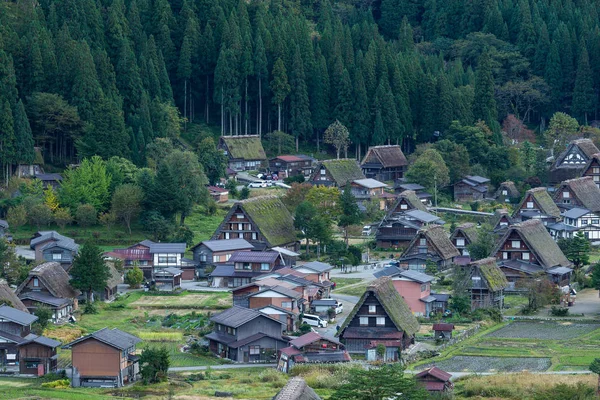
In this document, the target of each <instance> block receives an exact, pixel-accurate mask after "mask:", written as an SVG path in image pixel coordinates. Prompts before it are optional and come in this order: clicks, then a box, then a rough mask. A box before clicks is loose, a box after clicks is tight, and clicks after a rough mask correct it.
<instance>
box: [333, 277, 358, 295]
mask: <svg viewBox="0 0 600 400" xmlns="http://www.w3.org/2000/svg"><path fill="white" fill-rule="evenodd" d="M332 281H334V282H335V292H336V293H337V292H338V291H339V290H340V289H342V288H344V287H346V286H348V285H354V284H356V283H359V282H361V281H362V279H360V278H338V277H335V278H332Z"/></svg>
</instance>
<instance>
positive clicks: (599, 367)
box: [590, 358, 600, 395]
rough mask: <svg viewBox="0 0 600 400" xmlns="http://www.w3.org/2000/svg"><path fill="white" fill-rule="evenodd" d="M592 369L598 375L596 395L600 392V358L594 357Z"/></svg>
mask: <svg viewBox="0 0 600 400" xmlns="http://www.w3.org/2000/svg"><path fill="white" fill-rule="evenodd" d="M590 371H592V372H593V373H594V374H596V375H598V384H597V385H596V395H598V394H600V358H594V361H592V363H591V364H590Z"/></svg>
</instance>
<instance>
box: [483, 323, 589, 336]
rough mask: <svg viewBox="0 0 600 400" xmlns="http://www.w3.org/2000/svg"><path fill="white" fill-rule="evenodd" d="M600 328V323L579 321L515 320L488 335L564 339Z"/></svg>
mask: <svg viewBox="0 0 600 400" xmlns="http://www.w3.org/2000/svg"><path fill="white" fill-rule="evenodd" d="M598 328H600V324H582V323H577V322H553V321H540V322H513V323H512V324H510V325H507V326H505V327H504V328H501V329H498V330H497V331H494V332H492V333H489V334H488V335H487V336H489V337H495V338H506V339H548V340H564V339H571V338H574V337H577V336H581V335H585V334H586V333H590V332H592V331H594V330H596V329H598Z"/></svg>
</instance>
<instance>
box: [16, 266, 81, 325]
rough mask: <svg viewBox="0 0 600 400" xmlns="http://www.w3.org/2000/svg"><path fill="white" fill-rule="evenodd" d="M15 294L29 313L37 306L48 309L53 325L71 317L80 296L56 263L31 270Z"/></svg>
mask: <svg viewBox="0 0 600 400" xmlns="http://www.w3.org/2000/svg"><path fill="white" fill-rule="evenodd" d="M15 293H16V294H17V296H19V299H21V301H22V302H23V304H24V305H25V306H26V307H27V309H28V310H29V311H30V312H34V311H35V310H36V309H37V308H38V307H39V306H47V307H49V308H50V309H51V310H52V321H53V322H55V323H57V322H62V321H65V320H66V319H67V318H69V316H71V314H72V313H73V311H74V310H76V309H77V297H78V296H79V295H80V294H81V292H80V291H79V290H76V289H74V288H73V287H72V286H71V285H70V284H69V275H68V274H67V273H66V272H65V270H64V269H63V268H62V267H61V266H60V264H59V263H57V262H46V263H43V264H40V265H38V266H37V267H35V268H33V269H32V270H31V271H29V275H28V276H27V278H26V279H25V280H24V281H23V282H22V283H21V285H19V287H18V288H17V290H16V292H15Z"/></svg>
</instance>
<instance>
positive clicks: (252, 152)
mask: <svg viewBox="0 0 600 400" xmlns="http://www.w3.org/2000/svg"><path fill="white" fill-rule="evenodd" d="M220 140H221V141H222V142H223V143H225V145H227V150H228V152H229V155H230V156H231V158H239V159H242V160H266V159H267V155H266V154H265V149H264V148H263V145H262V143H261V141H260V138H259V137H258V136H255V135H253V136H221V139H220Z"/></svg>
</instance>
